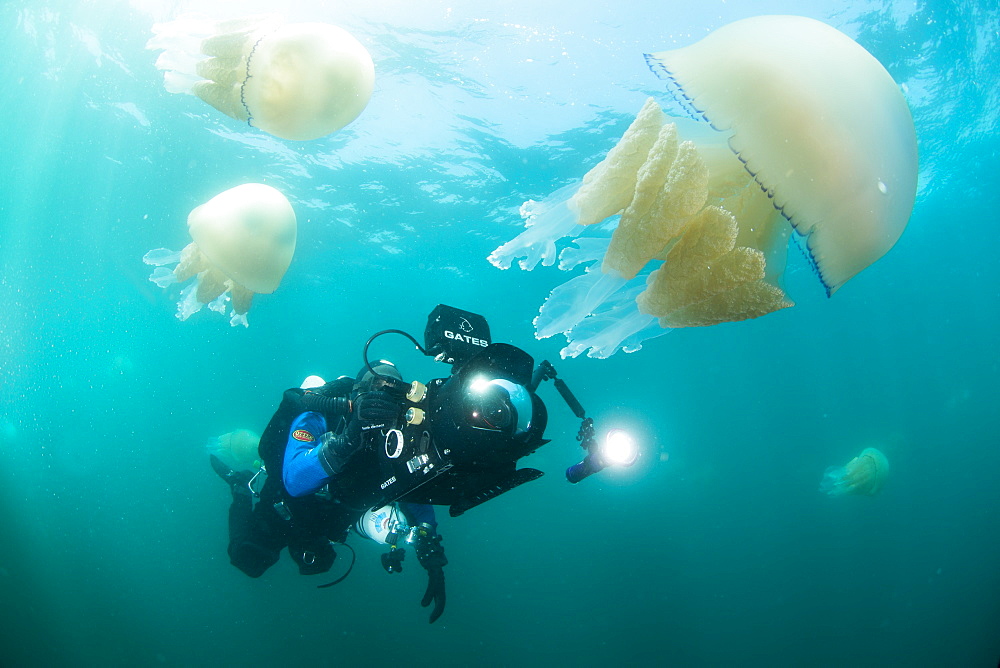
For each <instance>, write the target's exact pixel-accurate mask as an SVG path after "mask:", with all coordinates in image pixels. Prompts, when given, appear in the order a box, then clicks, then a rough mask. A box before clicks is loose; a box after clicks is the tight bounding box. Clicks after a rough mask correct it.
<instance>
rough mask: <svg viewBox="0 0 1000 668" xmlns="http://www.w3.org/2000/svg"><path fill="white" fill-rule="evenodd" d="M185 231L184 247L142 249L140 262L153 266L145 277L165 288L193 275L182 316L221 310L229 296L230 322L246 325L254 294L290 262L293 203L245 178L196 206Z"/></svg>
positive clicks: (272, 286)
mask: <svg viewBox="0 0 1000 668" xmlns="http://www.w3.org/2000/svg"><path fill="white" fill-rule="evenodd" d="M188 232H189V233H190V235H191V239H192V241H191V243H190V244H188V245H187V246H186V247H185V248H184V250H182V251H180V252H177V251H171V250H167V249H166V248H157V249H155V250H151V251H149V252H148V253H146V255H145V256H144V257H143V258H142V259H143V261H144V262H145V263H146V264H151V265H155V266H156V269H155V270H154V271H153V274H152V275H151V276H150V277H149V280H151V281H153V282H154V283H156V284H157V285H159V286H160V287H163V288H165V287H167V286H169V285H172V284H174V283H184V282H185V281H187V280H189V279H191V278H194V279H195V280H194V282H193V283H192V284H191V285H189V286H187V287H186V288H184V290H183V291H182V292H181V295H180V301H179V302H178V304H177V317H178V318H179V319H180V320H187V319H188V318H189V317H190V316H191V315H193V314H194V313H197V312H198V311H199V310H201V307H202V306H203V305H205V304H208V307H209V308H210V309H211V310H213V311H217V312H219V313H225V312H226V307H227V303H228V302H230V301H231V302H232V314H231V317H230V321H229V322H230V324H231V325H234V326H235V325H243V326H244V327H245V326H247V319H246V313H247V311H249V310H250V302H251V300H252V299H253V295H254V293H261V294H270V293H272V292H274V291H275V290H276V289H277V288H278V285H279V284H280V283H281V279H282V277H283V276H284V275H285V271H287V269H288V266H289V264H291V261H292V254H293V253H294V252H295V235H296V222H295V212H294V211H293V210H292V205H291V204H289V202H288V200H287V199H286V198H285V196H284V195H282V194H281V193H280V192H279V191H278V190H276V189H275V188H272V187H271V186H267V185H263V184H260V183H245V184H243V185H241V186H236V187H235V188H230V189H229V190H226V191H224V192H222V193H220V194H218V195H216V196H215V197H213V198H212V199H210V200H209V201H207V202H205V203H204V204H202V205H201V206H198V207H195V208H194V209H193V210H192V211H191V213H190V215H188Z"/></svg>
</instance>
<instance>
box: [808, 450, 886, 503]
mask: <svg viewBox="0 0 1000 668" xmlns="http://www.w3.org/2000/svg"><path fill="white" fill-rule="evenodd" d="M888 476H889V460H888V459H887V458H886V456H885V455H884V454H883V453H882V452H881V451H880V450H878V449H876V448H865V449H864V450H862V451H861V454H859V455H858V456H857V457H855V458H854V459H852V460H851V461H849V462H847V464H846V465H844V466H831V467H829V468H827V469H826V471H824V472H823V480H822V481H821V482H820V491H821V492H825V493H826V494H829V495H830V496H848V495H867V496H874V495H875V494H878V493H879V492H880V491H881V490H882V487H883V486H884V485H885V481H886V478H888Z"/></svg>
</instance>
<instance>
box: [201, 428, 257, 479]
mask: <svg viewBox="0 0 1000 668" xmlns="http://www.w3.org/2000/svg"><path fill="white" fill-rule="evenodd" d="M259 444H260V434H257V433H256V432H253V431H250V430H249V429H237V430H236V431H231V432H229V433H227V434H223V435H222V436H217V437H215V438H211V439H209V441H208V443H206V444H205V449H206V450H207V451H208V454H210V455H215V456H216V457H218V458H219V459H221V460H222V461H223V463H225V465H226V466H228V467H229V468H231V469H233V470H234V471H256V470H257V469H258V468H260V456H259V455H258V454H257V447H258V445H259Z"/></svg>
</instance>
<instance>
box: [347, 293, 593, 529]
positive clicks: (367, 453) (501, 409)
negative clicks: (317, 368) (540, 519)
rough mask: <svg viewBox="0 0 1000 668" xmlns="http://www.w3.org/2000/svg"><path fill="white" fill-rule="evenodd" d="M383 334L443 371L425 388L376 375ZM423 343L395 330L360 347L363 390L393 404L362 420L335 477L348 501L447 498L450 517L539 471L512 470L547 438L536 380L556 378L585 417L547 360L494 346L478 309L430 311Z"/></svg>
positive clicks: (441, 501) (368, 503) (443, 501)
mask: <svg viewBox="0 0 1000 668" xmlns="http://www.w3.org/2000/svg"><path fill="white" fill-rule="evenodd" d="M388 333H395V334H400V335H403V336H405V337H407V338H409V339H410V341H411V342H413V344H414V346H416V348H417V349H418V350H420V351H421V352H422V353H424V354H425V355H428V356H433V357H434V358H435V359H436V360H438V361H442V362H445V363H448V364H451V365H452V368H451V373H450V375H449V376H448V377H446V378H435V379H432V380H430V381H428V382H427V383H426V385H425V384H423V383H420V382H419V381H414V382H409V383H408V382H405V381H403V380H401V379H399V378H395V377H390V376H388V375H385V374H381V373H379V372H378V370H377V368H378V367H373V366H372V363H370V362H369V361H368V347H369V346H370V345H371V343H372V341H373V340H374V339H375V338H377V337H379V336H381V335H383V334H388ZM424 342H425V346H421V345H420V344H419V343H418V342H417V341H416V340H415V339H414V338H413V337H412V336H410V335H409V334H408V333H406V332H404V331H402V330H384V331H381V332H378V333H376V334H374V335H373V336H372V337H371V338H369V340H368V342H367V343H366V344H365V347H364V355H363V356H364V360H365V366H366V367H367V370H368V372H369V376H370V380H369V381H368V382H366V383H364V387H363V388H361V391H374V390H379V391H383V392H387V393H389V394H390V395H391V396H393V397H395V398H396V399H397V401H398V402H399V411H398V414H397V417H396V419H395V420H394V421H390V422H387V423H384V424H375V425H365V427H364V428H363V431H362V441H363V442H362V446H361V448H360V449H359V450H358V452H357V453H356V454H355V455H354V456H353V457H352V458H351V460H350V462H349V463H348V464H347V466H346V467H345V470H344V473H343V475H341V476H338V478H337V481H336V483H335V486H336V492H337V496H338V497H339V498H340V499H341V500H342V501H343V502H344V503H347V504H349V505H350V506H353V507H355V508H358V509H361V508H377V507H381V506H384V505H387V504H389V503H391V502H393V501H406V502H412V503H427V504H433V505H447V506H450V513H451V515H452V516H453V517H454V516H458V515H461V514H462V513H464V512H465V511H467V510H469V509H470V508H473V507H475V506H477V505H479V504H481V503H484V502H485V501H488V500H490V499H492V498H495V497H496V496H499V495H500V494H503V493H504V492H506V491H508V490H510V489H513V488H514V487H517V486H518V485H521V484H524V483H526V482H529V481H531V480H535V479H537V478H539V477H541V475H542V472H541V471H538V470H536V469H532V468H523V469H518V468H517V460H519V459H520V458H521V457H524V456H526V455H528V454H530V453H532V452H534V451H535V450H536V449H537V448H538V447H540V446H542V445H544V444H545V443H548V441H547V440H546V439H544V438H543V435H544V431H545V427H546V424H547V420H548V416H547V411H546V407H545V404H544V402H543V401H542V400H541V398H539V397H538V395H537V394H536V393H535V389H536V388H537V387H538V384H539V383H540V382H541V381H542V380H550V379H555V380H556V387H557V389H558V390H559V392H560V394H561V395H562V396H563V398H564V399H566V401H567V403H569V404H570V407H571V409H572V410H573V412H574V413H576V414H577V415H578V416H579V417H581V418H582V417H583V408H582V407H581V406H580V404H579V402H578V401H576V399H575V397H573V396H572V393H570V392H569V390H568V388H566V386H565V383H563V382H562V381H561V380H559V379H556V378H555V370H554V369H553V368H552V365H551V364H549V363H548V362H546V361H543V362H542V363H541V364H540V365H539V367H538V368H537V369H536V368H535V365H534V359H533V358H532V357H531V355H529V354H528V353H526V352H525V351H524V350H521V349H520V348H517V347H516V346H512V345H509V344H506V343H493V342H492V340H491V337H490V329H489V324H488V323H487V322H486V319H485V318H484V317H483V316H481V315H477V314H474V313H470V312H468V311H463V310H461V309H457V308H454V307H451V306H446V305H444V304H439V305H438V306H437V307H436V308H435V309H434V310H433V311H432V312H431V314H430V315H429V316H428V319H427V327H426V329H425V331H424ZM376 364H377V363H376ZM355 399H357V396H355ZM588 420H589V418H588ZM590 424H592V421H590ZM585 447H586V446H585ZM574 482H575V480H574Z"/></svg>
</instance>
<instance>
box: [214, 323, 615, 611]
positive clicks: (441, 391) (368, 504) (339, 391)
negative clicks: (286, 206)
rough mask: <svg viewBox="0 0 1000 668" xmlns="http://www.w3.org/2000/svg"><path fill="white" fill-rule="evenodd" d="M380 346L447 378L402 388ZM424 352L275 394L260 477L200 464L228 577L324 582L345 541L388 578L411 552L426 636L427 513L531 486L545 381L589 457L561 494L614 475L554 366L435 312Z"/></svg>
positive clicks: (439, 557) (433, 599)
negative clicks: (276, 573) (224, 542)
mask: <svg viewBox="0 0 1000 668" xmlns="http://www.w3.org/2000/svg"><path fill="white" fill-rule="evenodd" d="M389 333H393V334H400V335H403V336H405V337H407V338H409V339H410V341H411V342H412V343H413V344H414V345H415V346H416V348H417V349H418V350H419V351H421V352H422V353H424V354H426V355H429V356H433V357H435V359H436V360H438V361H442V362H445V363H447V364H450V365H451V367H452V368H451V373H450V375H449V376H448V377H446V378H437V379H433V380H431V381H429V382H428V383H426V384H424V383H421V382H419V381H413V382H409V383H408V382H405V381H404V380H403V377H402V375H401V374H400V373H399V371H398V369H397V368H396V366H395V365H394V364H393V363H391V362H388V361H386V360H379V361H377V362H375V363H371V362H369V361H368V347H369V346H370V345H371V343H372V341H374V340H375V339H376V338H377V337H379V336H381V335H383V334H389ZM424 338H425V346H426V347H423V346H421V345H420V344H419V343H418V342H417V341H416V340H415V339H414V338H413V337H412V336H410V335H409V334H407V333H406V332H403V331H401V330H385V331H382V332H378V333H377V334H375V335H374V336H372V337H371V338H370V339H369V340H368V342H367V343H366V344H365V347H364V354H363V357H364V366H363V367H362V369H361V370H360V371H359V372H358V374H357V375H356V376H355V377H353V378H351V377H346V376H342V377H340V378H338V379H336V380H334V381H331V382H324V381H323V380H322V379H321V378H318V377H316V376H310V377H309V378H307V379H306V381H304V382H303V383H302V385H301V386H300V387H296V388H291V389H288V390H286V391H285V392H284V394H283V396H282V400H281V403H280V405H279V406H278V409H277V411H275V413H274V416H273V417H272V418H271V420H270V422H269V423H268V425H267V428H266V429H265V430H264V432H263V434H262V436H261V439H260V443H259V446H258V452H259V455H260V460H261V461H262V462H263V465H262V466H261V467H260V469H259V470H258V471H257V472H256V473H254V472H250V471H237V470H232V469H230V468H229V466H227V465H226V464H225V463H223V462H222V461H221V460H220V459H219V458H218V457H215V456H214V455H212V456H211V457H210V462H211V464H212V467H213V469H214V470H215V471H216V473H217V474H218V475H219V476H220V477H221V478H222V479H223V480H225V481H226V482H227V483H228V484H229V485H230V487H231V490H232V494H233V501H232V504H231V506H230V509H229V548H228V551H229V557H230V561H231V562H232V564H233V565H234V566H236V567H237V568H239V569H240V570H241V571H243V572H244V573H246V574H247V575H248V576H250V577H253V578H257V577H260V576H261V575H262V574H263V573H264V572H265V571H266V570H267V569H268V568H270V567H271V566H272V565H273V564H274V563H276V562H277V561H278V559H279V556H280V552H281V550H282V549H284V548H287V549H288V552H289V554H290V555H291V557H292V559H293V560H294V561H295V563H296V564H297V565H298V568H299V572H300V573H301V574H303V575H314V574H319V573H324V572H326V571H328V570H329V569H330V568H331V566H332V565H333V563H334V559H335V558H336V553H335V551H334V544H338V545H344V546H345V547H348V548H349V549H350V546H349V545H347V543H346V542H345V541H346V539H347V537H348V534H349V532H350V531H351V529H352V528H353V529H354V531H355V532H356V533H358V534H359V535H360V536H362V537H364V538H370V539H373V540H376V541H377V542H381V543H384V544H386V545H388V547H389V551H388V552H387V553H384V554H383V555H382V566H383V568H384V569H385V570H386V571H387V572H389V573H397V572H400V571H401V570H402V562H403V558H404V557H405V551H404V548H405V547H406V546H411V547H413V548H414V552H415V553H416V555H417V560H418V562H419V563H420V565H421V566H422V567H423V568H424V569H425V570H426V571H427V574H428V585H427V590H426V592H425V594H424V596H423V599H422V600H421V604H422V605H423V606H424V607H427V606H429V605H431V603H433V604H434V606H433V608H432V611H431V615H430V622H431V623H433V622H435V621H436V620H437V619H438V618H439V617H440V616H441V614H442V612H443V611H444V606H445V600H446V597H445V580H444V570H443V569H444V566H446V565H447V563H448V560H447V558H446V557H445V554H444V549H443V547H442V546H441V536H440V535H439V534H438V533H437V521H436V519H435V515H434V508H433V506H435V505H446V506H449V512H450V515H451V516H453V517H457V516H459V515H461V514H463V513H465V512H466V511H468V510H469V509H471V508H473V507H475V506H477V505H479V504H481V503H484V502H486V501H489V500H491V499H493V498H495V497H497V496H499V495H500V494H503V493H504V492H506V491H509V490H510V489H513V488H514V487H517V486H519V485H521V484H523V483H526V482H530V481H532V480H535V479H537V478H538V477H540V476H541V475H542V472H541V471H538V470H536V469H531V468H522V469H518V468H517V461H518V460H519V459H520V458H521V457H524V456H526V455H528V454H531V453H532V452H534V451H535V450H536V449H537V448H538V447H540V446H541V445H544V444H545V443H547V442H548V441H547V440H546V439H544V438H543V434H544V431H545V427H546V422H547V412H546V408H545V404H544V403H543V402H542V400H541V399H540V398H539V397H538V395H537V394H536V393H535V390H536V388H537V387H538V385H539V384H540V383H541V382H542V381H543V380H553V381H554V384H555V386H556V389H557V390H558V391H559V393H560V394H561V395H562V397H563V398H564V400H565V401H566V403H567V404H568V405H569V407H570V409H571V410H572V411H573V412H574V413H575V414H576V416H577V417H578V418H580V419H581V420H582V424H581V428H580V432H579V434H578V435H577V439H578V440H579V441H581V445H582V446H583V447H584V449H585V450H586V451H587V455H586V456H585V457H584V459H583V461H581V462H580V463H579V464H576V465H574V466H571V467H570V468H569V469H567V472H566V475H567V478H568V479H569V480H570V482H578V481H580V480H582V479H583V478H585V477H587V476H588V475H591V474H592V473H596V472H597V471H600V470H601V469H602V468H603V467H604V466H606V465H607V464H610V463H616V462H617V461H618V459H616V455H615V453H613V452H612V453H608V452H605V451H603V450H602V448H601V446H600V445H599V444H598V443H597V439H596V438H595V437H594V434H595V431H594V427H593V420H592V419H591V418H588V417H586V415H585V412H584V409H583V407H582V406H581V405H580V403H579V402H578V401H577V400H576V398H575V397H574V396H573V394H572V392H570V391H569V388H568V387H566V384H565V383H564V382H563V381H562V380H561V379H559V378H557V377H556V372H555V369H554V368H553V367H552V365H551V364H549V363H548V362H546V361H543V362H541V363H540V364H539V365H538V366H537V367H535V366H534V360H533V359H532V358H531V356H530V355H528V354H527V353H526V352H524V351H523V350H521V349H520V348H516V347H515V346H511V345H509V344H505V343H492V342H491V340H490V333H489V325H488V324H487V322H486V320H485V318H483V317H482V316H479V315H476V314H473V313H470V312H467V311H462V310H460V309H456V308H453V307H450V306H445V305H443V304H442V305H438V307H437V308H436V309H435V310H434V311H433V312H432V313H431V314H430V316H429V318H428V323H427V328H426V330H425V333H424ZM614 440H615V439H609V441H608V442H611V441H614ZM617 441H619V442H620V441H621V439H620V438H619V439H617ZM632 445H633V447H632V451H633V452H632V453H631V454H630V456H631V460H632V461H634V459H635V448H634V444H632ZM615 447H620V446H615ZM623 463H626V464H627V463H631V462H623ZM261 481H263V482H261ZM351 553H352V560H351V564H350V566H348V568H347V572H346V573H344V574H343V575H341V576H340V577H339V578H338V579H336V580H334V581H333V582H330V583H327V584H324V585H320V587H328V586H331V585H334V584H337V583H338V582H340V581H341V580H343V579H344V578H345V577H347V575H348V574H349V573H350V571H351V567H353V564H354V551H353V549H351Z"/></svg>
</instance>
